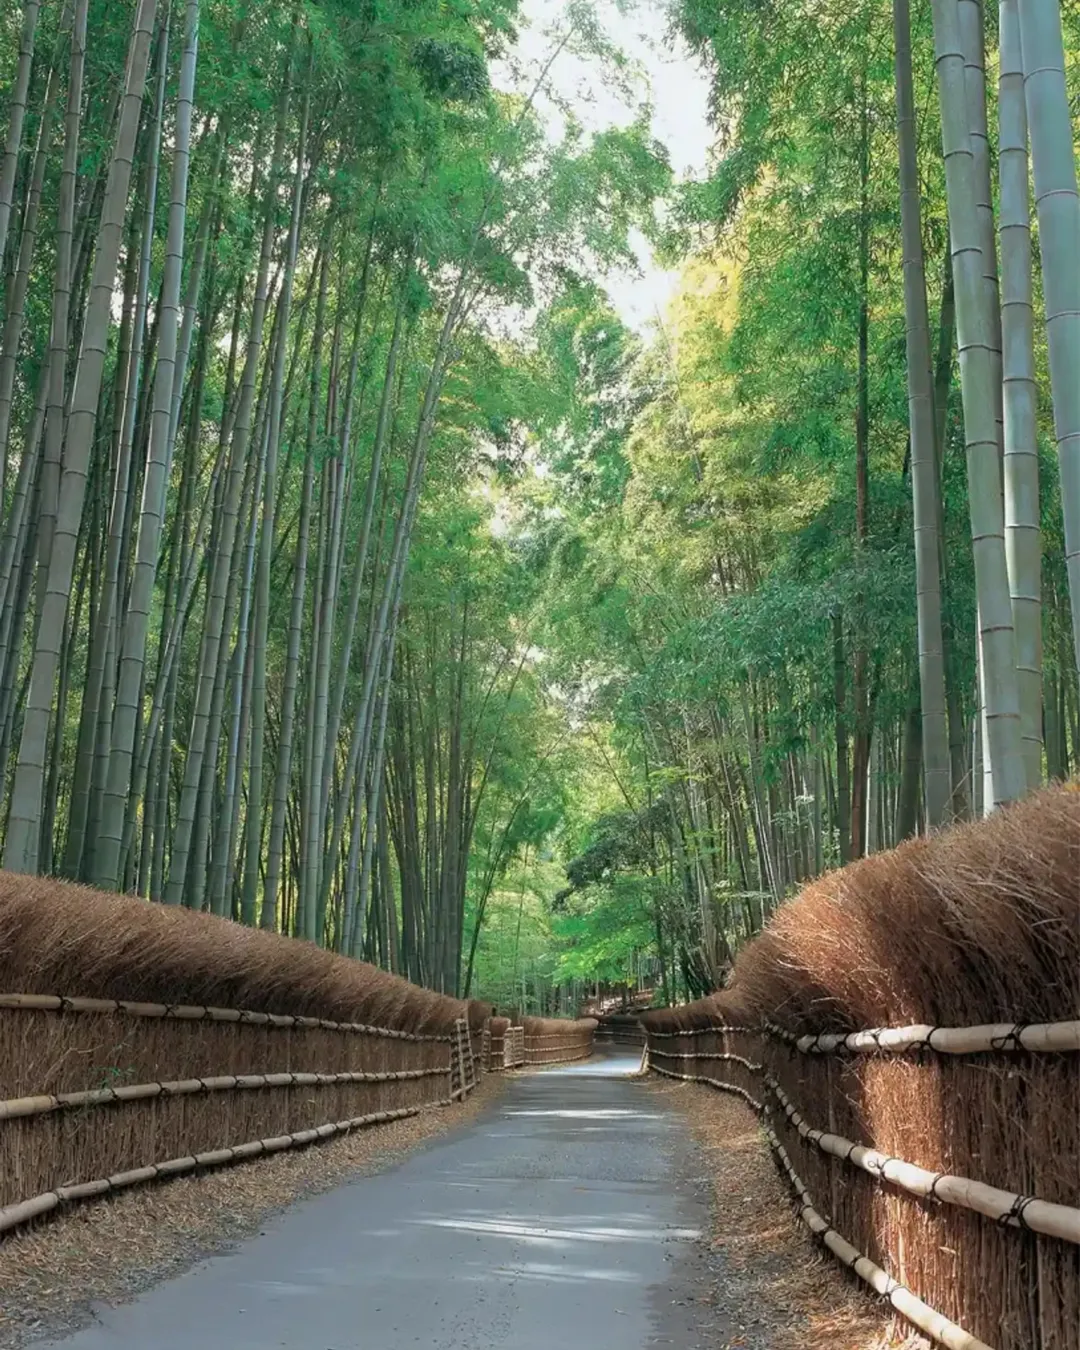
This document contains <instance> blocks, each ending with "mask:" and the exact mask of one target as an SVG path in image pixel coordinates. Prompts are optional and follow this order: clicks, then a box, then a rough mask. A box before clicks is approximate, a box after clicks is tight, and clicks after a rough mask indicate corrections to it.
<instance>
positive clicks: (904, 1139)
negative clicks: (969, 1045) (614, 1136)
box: [643, 789, 1080, 1350]
mask: <svg viewBox="0 0 1080 1350" xmlns="http://www.w3.org/2000/svg"><path fill="white" fill-rule="evenodd" d="M1078 1015H1080V794H1077V793H1076V792H1074V791H1070V790H1068V789H1054V790H1050V791H1047V792H1044V793H1041V794H1039V795H1037V796H1035V797H1033V798H1031V799H1030V800H1028V801H1026V802H1024V803H1021V804H1018V805H1016V806H1014V807H1012V808H1010V809H1009V810H1007V811H1003V812H999V813H997V814H996V815H994V816H993V817H991V818H990V819H989V820H986V821H982V822H978V823H976V824H972V825H968V826H964V827H962V828H956V829H953V830H950V831H947V832H945V833H943V834H941V835H938V836H935V837H932V838H930V839H925V840H918V841H915V842H912V843H910V844H906V845H904V846H902V847H901V848H899V849H897V850H895V851H893V852H891V853H888V854H883V855H879V856H875V857H873V858H869V859H866V860H865V861H863V862H860V863H857V864H855V865H853V866H851V867H849V868H846V869H844V870H843V871H841V872H837V873H834V874H832V875H830V876H827V877H825V878H823V879H821V880H820V881H818V882H816V883H814V884H813V885H812V886H810V887H808V888H807V890H805V891H804V892H803V894H802V895H801V896H800V897H799V898H798V899H797V900H795V901H794V902H793V903H791V904H790V905H787V906H785V907H784V908H783V909H781V910H780V911H779V912H778V914H777V915H776V917H775V919H774V921H773V923H772V924H771V925H770V928H769V929H768V931H767V932H766V933H764V934H763V935H762V936H761V937H760V938H759V939H758V940H757V941H756V942H755V943H753V944H751V946H750V947H748V948H747V949H746V951H745V952H744V953H743V955H742V956H741V957H740V959H739V960H738V962H737V963H736V967H735V971H734V976H733V979H732V982H731V987H730V988H729V989H728V990H726V991H724V992H723V993H722V994H719V995H715V996H713V997H712V998H710V999H706V1000H703V1001H702V1002H701V1003H699V1004H692V1005H689V1006H688V1007H685V1008H680V1009H673V1010H667V1011H664V1012H659V1013H647V1014H645V1015H644V1017H643V1023H644V1025H645V1027H646V1030H647V1033H648V1035H649V1056H650V1062H651V1063H652V1065H653V1066H654V1067H656V1068H657V1069H660V1070H661V1071H664V1072H667V1073H673V1074H676V1075H677V1076H680V1077H698V1078H703V1079H706V1080H710V1081H714V1082H718V1083H723V1084H725V1085H729V1086H730V1087H732V1088H735V1089H739V1090H741V1091H742V1092H744V1093H746V1094H748V1095H749V1096H750V1097H752V1098H753V1099H755V1100H758V1101H761V1102H762V1103H763V1105H764V1106H765V1107H766V1108H767V1109H768V1120H769V1122H770V1124H771V1126H772V1128H773V1129H774V1130H775V1132H776V1136H777V1138H778V1140H779V1142H780V1143H781V1144H782V1146H783V1147H784V1148H785V1149H786V1151H787V1153H788V1154H789V1155H790V1157H791V1159H792V1160H793V1161H794V1165H795V1168H796V1170H797V1172H798V1174H799V1176H800V1177H801V1178H802V1180H803V1182H804V1183H805V1186H806V1188H807V1191H808V1192H809V1194H810V1195H811V1196H812V1197H813V1199H814V1203H815V1205H816V1207H817V1209H818V1210H820V1211H821V1212H822V1213H827V1214H828V1215H829V1216H830V1218H831V1222H832V1224H833V1225H834V1226H835V1228H836V1229H837V1230H838V1231H839V1232H840V1233H841V1234H843V1235H844V1237H846V1238H847V1239H848V1240H849V1241H850V1242H851V1243H852V1244H854V1246H855V1247H856V1248H858V1249H859V1250H860V1251H861V1252H863V1253H865V1254H866V1256H868V1257H869V1258H870V1259H871V1260H872V1261H873V1262H875V1263H877V1264H878V1265H880V1266H882V1267H884V1268H885V1269H886V1270H887V1271H888V1272H889V1274H890V1275H892V1276H893V1277H894V1278H895V1279H897V1280H899V1281H901V1282H902V1283H903V1284H905V1285H907V1286H908V1287H909V1288H910V1289H912V1290H913V1291H914V1292H915V1293H916V1294H917V1295H918V1296H919V1297H920V1298H921V1299H923V1300H924V1301H925V1302H926V1303H928V1304H929V1305H930V1306H931V1307H933V1308H935V1309H937V1310H938V1311H939V1312H940V1313H942V1314H944V1316H945V1317H947V1318H949V1319H951V1320H952V1321H953V1322H956V1323H959V1324H960V1325H961V1326H962V1327H964V1328H965V1329H966V1330H967V1331H968V1332H969V1333H971V1334H972V1335H974V1336H976V1337H978V1338H980V1339H981V1340H982V1341H984V1342H985V1343H987V1344H989V1345H992V1346H994V1347H996V1350H1032V1348H1035V1350H1078V1348H1080V1246H1078V1245H1077V1244H1076V1243H1075V1242H1069V1241H1062V1240H1060V1239H1058V1238H1053V1237H1049V1236H1044V1235H1041V1234H1038V1233H1034V1232H1030V1231H1027V1230H1026V1229H1025V1227H1024V1226H1023V1224H1024V1214H1025V1213H1026V1214H1027V1216H1028V1217H1029V1218H1030V1219H1031V1220H1032V1222H1033V1223H1034V1221H1035V1216H1036V1214H1037V1212H1038V1211H1037V1210H1036V1209H1035V1208H1033V1207H1030V1206H1029V1207H1026V1208H1025V1207H1024V1206H1023V1204H1022V1201H1021V1202H1020V1203H1019V1204H1018V1206H1017V1209H1019V1210H1020V1211H1021V1212H1020V1213H1019V1214H1014V1215H1013V1217H1012V1219H1011V1220H1010V1219H1009V1218H1008V1217H1007V1216H1006V1221H1005V1222H995V1221H994V1220H993V1219H992V1218H988V1217H986V1216H985V1215H984V1214H982V1213H976V1212H973V1211H972V1210H971V1209H968V1208H964V1207H963V1206H961V1205H959V1204H949V1203H945V1202H944V1200H943V1199H942V1200H938V1199H935V1198H932V1197H931V1198H921V1197H919V1196H917V1195H913V1194H911V1193H909V1191H908V1190H906V1189H904V1187H903V1186H901V1185H897V1184H893V1183H890V1182H888V1181H883V1180H882V1179H881V1178H880V1177H877V1176H873V1175H870V1174H869V1173H868V1172H867V1171H866V1170H864V1169H862V1168H860V1167H859V1166H857V1165H856V1164H855V1162H853V1161H845V1160H844V1159H843V1158H837V1157H834V1156H832V1155H831V1154H830V1153H828V1152H826V1151H824V1150H823V1149H822V1148H821V1147H820V1145H819V1144H818V1143H817V1141H816V1139H815V1138H813V1137H811V1138H804V1137H803V1135H802V1134H801V1133H800V1131H799V1130H798V1128H797V1127H796V1125H795V1124H794V1123H793V1121H792V1120H791V1119H790V1118H789V1116H788V1114H787V1113H786V1112H785V1111H784V1110H783V1109H782V1105H781V1101H782V1100H786V1101H788V1102H789V1103H790V1104H791V1105H792V1106H793V1107H794V1108H795V1110H796V1111H797V1112H798V1114H799V1115H800V1116H801V1117H802V1119H803V1121H804V1122H805V1124H806V1126H809V1127H810V1130H811V1131H824V1132H828V1133H830V1134H833V1135H838V1136H841V1137H842V1138H843V1139H845V1140H848V1141H851V1142H853V1143H856V1144H859V1145H865V1146H869V1147H871V1148H873V1149H875V1150H878V1151H879V1152H880V1153H882V1154H884V1155H886V1157H888V1158H893V1159H898V1160H900V1161H901V1162H904V1163H911V1164H915V1165H917V1167H919V1168H923V1169H928V1170H929V1171H931V1172H933V1173H942V1174H948V1175H951V1176H955V1177H959V1178H966V1179H969V1180H971V1181H974V1182H980V1183H984V1184H985V1185H987V1186H992V1187H995V1188H999V1189H1000V1190H1002V1191H1005V1192H1009V1193H1012V1194H1014V1195H1017V1196H1019V1197H1022V1198H1024V1197H1036V1198H1037V1199H1039V1200H1041V1201H1047V1202H1050V1203H1051V1204H1057V1205H1063V1206H1068V1207H1071V1208H1072V1209H1077V1208H1080V1054H1077V1053H1076V1052H1075V1051H1072V1052H1064V1053H1037V1052H1034V1051H1029V1050H1027V1049H1024V1048H1023V1044H1022V1040H1021V1039H1020V1038H1019V1037H1017V1036H1011V1037H1010V1036H1003V1037H1001V1038H997V1039H996V1040H995V1044H996V1045H997V1047H998V1048H996V1049H993V1050H988V1051H986V1052H983V1053H974V1054H966V1055H964V1054H958V1055H953V1054H944V1053H935V1052H934V1051H932V1050H928V1049H921V1050H917V1051H914V1052H911V1053H908V1054H893V1053H884V1052H882V1053H878V1054H852V1053H844V1052H843V1051H841V1052H839V1053H829V1054H815V1053H808V1052H800V1051H799V1050H797V1049H795V1048H794V1047H793V1046H792V1045H790V1044H789V1043H788V1042H787V1041H786V1040H785V1039H784V1038H783V1035H784V1034H785V1033H786V1034H787V1036H789V1037H790V1036H792V1035H794V1036H803V1035H806V1034H810V1035H817V1034H818V1033H827V1032H852V1031H859V1030H863V1029H869V1028H882V1027H903V1026H908V1025H911V1024H916V1023H918V1024H929V1025H930V1026H932V1027H971V1026H978V1025H982V1024H986V1023H1009V1024H1013V1025H1014V1026H1022V1025H1025V1024H1030V1023H1046V1022H1049V1023H1060V1022H1067V1021H1070V1020H1073V1019H1075V1018H1077V1016H1078ZM767 1024H768V1025H770V1026H771V1027H773V1028H775V1030H774V1031H772V1032H771V1033H770V1034H765V1031H764V1028H765V1027H766V1025H767ZM720 1027H728V1028H736V1029H735V1030H727V1031H721V1030H719V1028H720ZM738 1028H744V1029H742V1030H739V1029H738ZM940 1039H941V1038H940V1037H939V1040H940ZM931 1043H932V1044H933V1043H934V1039H933V1037H931ZM770 1078H771V1079H772V1080H773V1083H774V1084H775V1087H774V1086H771V1085H770V1081H769V1080H770ZM775 1089H779V1093H780V1094H782V1098H780V1097H778V1096H777V1095H776V1091H775ZM885 1175H886V1176H894V1177H900V1178H902V1177H903V1176H904V1175H905V1173H904V1169H903V1168H902V1167H900V1166H896V1165H889V1166H886V1169H885ZM958 1189H959V1190H960V1191H962V1190H963V1188H962V1187H960V1188H958ZM948 1191H949V1187H947V1186H946V1187H943V1188H941V1189H939V1190H938V1191H937V1192H936V1194H938V1195H944V1194H945V1193H946V1192H948Z"/></svg>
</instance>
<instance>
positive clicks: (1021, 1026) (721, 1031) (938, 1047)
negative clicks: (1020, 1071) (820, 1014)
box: [648, 1021, 1080, 1055]
mask: <svg viewBox="0 0 1080 1350" xmlns="http://www.w3.org/2000/svg"><path fill="white" fill-rule="evenodd" d="M704 1031H708V1032H713V1033H715V1034H717V1035H724V1036H732V1035H748V1036H757V1035H765V1036H770V1037H772V1038H773V1039H775V1040H778V1041H782V1042H783V1043H784V1044H785V1045H789V1046H791V1047H792V1048H793V1049H795V1050H798V1051H799V1053H800V1054H803V1055H840V1054H844V1053H845V1052H847V1053H851V1054H862V1055H877V1054H891V1055H904V1054H910V1053H911V1052H912V1051H920V1050H933V1051H934V1052H935V1053H937V1054H941V1055H982V1054H991V1053H997V1052H998V1051H1002V1050H1004V1051H1009V1050H1012V1051H1020V1050H1029V1051H1031V1053H1032V1054H1047V1055H1058V1054H1064V1053H1068V1052H1069V1051H1072V1050H1080V1021H1069V1022H1041V1023H1040V1022H1030V1023H1023V1022H991V1023H987V1024H986V1025H983V1026H977V1027H937V1026H925V1025H920V1026H909V1027H873V1028H870V1029H869V1030H866V1031H849V1032H839V1031H836V1032H832V1031H822V1032H818V1033H816V1034H815V1035H805V1036H799V1035H796V1034H795V1033H794V1032H792V1031H787V1030H785V1029H784V1028H783V1027H781V1026H778V1025H777V1024H776V1023H775V1022H764V1023H763V1024H762V1025H761V1026H758V1027H751V1026H740V1025H733V1024H729V1023H726V1022H706V1023H704V1024H703V1025H700V1026H690V1027H686V1028H685V1029H684V1030H679V1031H654V1030H652V1029H651V1028H650V1030H649V1033H648V1039H649V1040H650V1041H654V1040H674V1039H676V1038H678V1037H680V1036H693V1035H696V1034H697V1033H699V1032H704Z"/></svg>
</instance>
